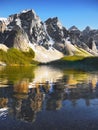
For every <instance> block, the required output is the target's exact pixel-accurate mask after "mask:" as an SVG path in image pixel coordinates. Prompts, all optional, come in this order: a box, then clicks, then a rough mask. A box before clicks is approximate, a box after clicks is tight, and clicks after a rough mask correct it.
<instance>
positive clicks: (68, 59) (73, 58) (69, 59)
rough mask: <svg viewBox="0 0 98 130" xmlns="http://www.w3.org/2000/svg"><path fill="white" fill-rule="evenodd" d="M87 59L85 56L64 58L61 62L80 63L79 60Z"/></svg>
mask: <svg viewBox="0 0 98 130" xmlns="http://www.w3.org/2000/svg"><path fill="white" fill-rule="evenodd" d="M84 58H85V57H84V56H75V55H74V56H64V57H63V58H62V59H61V60H63V61H78V60H83V59H84Z"/></svg>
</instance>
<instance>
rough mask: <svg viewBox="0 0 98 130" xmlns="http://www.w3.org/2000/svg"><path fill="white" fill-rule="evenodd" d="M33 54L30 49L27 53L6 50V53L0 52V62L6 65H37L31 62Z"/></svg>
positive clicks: (12, 49)
mask: <svg viewBox="0 0 98 130" xmlns="http://www.w3.org/2000/svg"><path fill="white" fill-rule="evenodd" d="M34 56H35V53H34V51H33V50H32V49H30V50H29V52H22V51H20V50H17V49H15V48H10V49H8V51H7V52H5V51H3V50H0V61H2V62H4V63H6V64H7V65H11V66H17V65H36V64H38V63H37V62H35V61H34V60H33V58H34Z"/></svg>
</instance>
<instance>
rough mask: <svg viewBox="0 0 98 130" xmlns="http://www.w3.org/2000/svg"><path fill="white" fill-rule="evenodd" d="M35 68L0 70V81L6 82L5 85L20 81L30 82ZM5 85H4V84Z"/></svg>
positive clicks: (19, 67) (10, 67)
mask: <svg viewBox="0 0 98 130" xmlns="http://www.w3.org/2000/svg"><path fill="white" fill-rule="evenodd" d="M34 69H35V66H34V67H32V66H7V67H3V66H2V68H1V69H0V78H1V79H2V80H1V81H2V82H3V80H4V82H5V81H7V82H8V83H7V84H13V83H17V82H19V81H22V80H29V81H32V79H33V78H34ZM5 84H6V83H5Z"/></svg>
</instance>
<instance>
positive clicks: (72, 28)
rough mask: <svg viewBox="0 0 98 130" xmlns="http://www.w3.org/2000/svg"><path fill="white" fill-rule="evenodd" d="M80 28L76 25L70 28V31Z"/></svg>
mask: <svg viewBox="0 0 98 130" xmlns="http://www.w3.org/2000/svg"><path fill="white" fill-rule="evenodd" d="M76 30H79V29H78V28H77V27H76V26H75V25H73V26H72V27H70V28H69V31H76Z"/></svg>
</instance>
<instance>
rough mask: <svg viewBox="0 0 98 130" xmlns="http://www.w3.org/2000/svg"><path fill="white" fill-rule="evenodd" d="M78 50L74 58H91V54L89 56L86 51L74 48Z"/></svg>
mask: <svg viewBox="0 0 98 130" xmlns="http://www.w3.org/2000/svg"><path fill="white" fill-rule="evenodd" d="M76 48H77V49H78V51H77V52H76V54H75V55H76V56H84V57H90V56H93V55H92V54H90V53H89V52H87V51H86V50H84V49H82V48H79V47H76Z"/></svg>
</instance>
